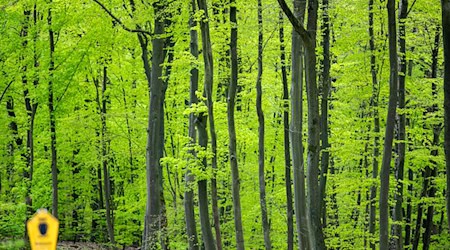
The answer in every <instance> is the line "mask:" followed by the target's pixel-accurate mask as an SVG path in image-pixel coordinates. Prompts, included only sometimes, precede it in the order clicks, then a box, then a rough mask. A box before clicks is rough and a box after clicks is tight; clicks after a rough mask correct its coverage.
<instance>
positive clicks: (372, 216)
mask: <svg viewBox="0 0 450 250" xmlns="http://www.w3.org/2000/svg"><path fill="white" fill-rule="evenodd" d="M373 11H374V10H373V0H369V37H370V38H369V39H370V40H369V44H370V72H371V74H372V97H371V98H372V100H371V106H372V110H373V123H374V129H373V132H374V134H375V135H374V138H373V160H372V179H373V180H375V179H377V178H378V157H379V155H380V148H379V147H380V116H379V114H378V92H379V84H378V79H377V69H376V57H375V52H376V48H375V35H374V30H373ZM374 183H375V182H374ZM376 197H377V185H376V184H373V185H372V186H371V187H370V201H369V202H370V208H369V234H370V236H371V238H372V239H373V238H375V220H376V203H375V201H376ZM370 248H371V249H372V250H375V242H374V241H373V240H370Z"/></svg>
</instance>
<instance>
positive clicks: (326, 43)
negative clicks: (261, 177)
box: [320, 0, 331, 227]
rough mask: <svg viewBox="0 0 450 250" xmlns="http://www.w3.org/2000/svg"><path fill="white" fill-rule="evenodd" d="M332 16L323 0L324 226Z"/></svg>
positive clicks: (322, 190)
mask: <svg viewBox="0 0 450 250" xmlns="http://www.w3.org/2000/svg"><path fill="white" fill-rule="evenodd" d="M329 22H330V18H329V16H328V0H322V47H323V61H322V64H323V65H322V67H323V68H322V102H321V117H320V124H321V125H320V129H321V132H320V140H321V142H322V146H321V151H322V158H321V161H320V163H321V167H320V169H321V173H320V203H321V204H320V209H321V216H322V223H323V227H326V216H327V212H326V200H325V196H326V194H325V191H326V183H327V174H328V165H329V161H330V152H329V148H330V144H329V142H328V95H329V90H330V87H331V81H330V23H329Z"/></svg>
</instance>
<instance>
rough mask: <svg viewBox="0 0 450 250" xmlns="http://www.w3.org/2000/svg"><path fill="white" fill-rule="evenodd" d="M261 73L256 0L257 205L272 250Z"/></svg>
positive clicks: (260, 34) (260, 21) (267, 245)
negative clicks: (267, 197)
mask: <svg viewBox="0 0 450 250" xmlns="http://www.w3.org/2000/svg"><path fill="white" fill-rule="evenodd" d="M262 73H263V19H262V4H261V0H258V75H257V77H256V113H257V115H258V165H259V174H258V176H259V203H260V206H261V222H262V228H263V232H264V246H265V248H266V250H269V249H272V243H271V241H270V225H269V220H268V217H267V203H266V179H265V175H264V171H265V166H264V153H265V152H264V151H265V147H264V134H265V131H264V112H263V109H262V86H261V85H262V83H261V82H262Z"/></svg>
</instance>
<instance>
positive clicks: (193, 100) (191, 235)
mask: <svg viewBox="0 0 450 250" xmlns="http://www.w3.org/2000/svg"><path fill="white" fill-rule="evenodd" d="M191 5H192V13H191V16H190V20H189V26H190V28H191V30H190V32H189V34H190V39H191V40H190V52H191V54H192V56H194V57H195V58H196V59H197V58H198V35H197V30H195V27H196V26H197V23H196V22H195V21H194V17H193V15H194V14H195V9H196V8H195V6H196V5H195V0H192V3H191ZM190 85H191V86H190V88H189V93H190V94H189V95H190V99H189V104H190V106H192V105H195V104H197V103H198V99H197V95H196V91H197V90H198V69H197V68H196V67H195V66H193V67H192V69H191V76H190ZM195 119H197V118H196V115H195V114H194V113H190V114H189V138H190V140H191V141H190V143H191V146H194V145H195V143H196V137H197V135H196V132H195ZM190 153H191V154H192V158H195V157H196V155H195V151H194V150H191V151H190ZM185 180H186V191H185V192H184V215H185V217H186V218H185V220H186V233H187V237H188V242H189V250H197V249H199V245H198V237H197V227H196V224H195V211H194V191H193V186H194V185H193V184H194V176H193V175H192V173H191V171H190V170H189V169H187V171H186V175H185Z"/></svg>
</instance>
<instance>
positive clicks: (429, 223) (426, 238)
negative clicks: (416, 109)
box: [423, 26, 441, 250]
mask: <svg viewBox="0 0 450 250" xmlns="http://www.w3.org/2000/svg"><path fill="white" fill-rule="evenodd" d="M440 35H441V30H440V27H439V26H437V28H436V33H435V37H434V46H433V49H432V58H431V61H432V63H431V78H432V79H436V78H437V71H438V55H439V45H440ZM431 89H432V96H433V99H434V100H436V99H437V98H438V97H437V86H436V83H434V82H433V83H432V84H431ZM438 110H439V108H438V105H437V104H436V103H433V105H432V106H431V112H433V113H436V112H437V111H438ZM432 128H433V141H432V144H431V145H432V147H433V148H437V147H438V146H439V144H440V142H439V141H440V140H439V135H440V134H441V124H440V123H439V124H432ZM437 155H438V150H436V149H432V150H431V156H432V157H433V158H432V160H431V161H430V164H431V167H430V168H431V171H430V180H429V183H430V188H429V189H428V190H426V193H427V197H430V198H433V197H434V196H435V193H436V186H435V184H434V183H433V182H434V179H435V178H436V176H437V163H436V161H435V160H434V158H435V157H436V156H437ZM433 215H434V206H433V204H431V205H428V208H427V218H426V220H425V222H424V227H425V232H424V234H423V249H424V250H428V249H429V248H430V243H431V242H430V240H431V230H432V227H433Z"/></svg>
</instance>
